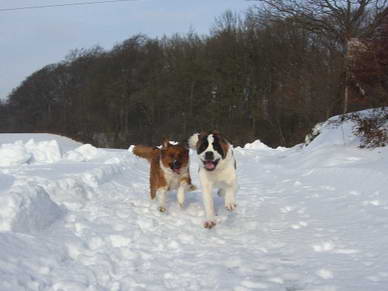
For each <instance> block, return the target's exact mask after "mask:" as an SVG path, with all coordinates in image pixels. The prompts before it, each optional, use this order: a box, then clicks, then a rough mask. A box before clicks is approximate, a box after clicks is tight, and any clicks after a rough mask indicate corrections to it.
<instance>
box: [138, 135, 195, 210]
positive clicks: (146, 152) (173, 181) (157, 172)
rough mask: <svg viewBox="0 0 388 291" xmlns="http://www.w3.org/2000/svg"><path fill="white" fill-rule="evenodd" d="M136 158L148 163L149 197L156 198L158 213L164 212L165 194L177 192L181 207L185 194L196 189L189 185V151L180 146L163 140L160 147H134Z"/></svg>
mask: <svg viewBox="0 0 388 291" xmlns="http://www.w3.org/2000/svg"><path fill="white" fill-rule="evenodd" d="M133 153H134V154H135V155H136V156H139V157H141V158H144V159H147V160H148V161H149V162H150V165H151V169H150V196H151V199H155V197H158V200H159V210H160V212H165V211H166V192H167V191H169V190H175V189H178V191H177V200H178V203H179V205H180V206H181V207H182V206H183V204H184V201H185V192H187V191H193V190H195V189H196V187H195V186H194V185H192V184H191V177H190V172H189V150H188V149H187V148H186V147H184V146H182V145H180V144H176V145H172V144H170V142H169V141H168V139H164V140H163V142H162V147H161V148H160V149H159V148H157V147H149V146H144V145H136V146H135V147H134V149H133Z"/></svg>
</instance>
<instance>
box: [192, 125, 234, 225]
mask: <svg viewBox="0 0 388 291" xmlns="http://www.w3.org/2000/svg"><path fill="white" fill-rule="evenodd" d="M188 143H189V146H190V148H192V149H194V150H196V151H197V154H198V156H199V159H200V166H199V179H200V182H201V186H202V195H203V203H204V206H205V211H206V221H205V223H204V227H205V228H212V227H213V226H215V225H216V220H215V215H216V214H215V210H214V202H213V193H212V192H213V188H218V194H219V195H220V196H224V198H225V207H226V209H228V210H230V211H232V210H234V209H235V208H236V191H237V187H238V186H237V177H236V160H235V158H234V156H233V148H232V145H231V144H230V143H229V142H228V141H227V140H226V139H225V138H224V137H223V136H222V135H221V134H220V133H219V132H217V131H210V132H202V133H195V134H193V135H192V136H191V137H190V138H189V141H188Z"/></svg>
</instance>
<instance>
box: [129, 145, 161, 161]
mask: <svg viewBox="0 0 388 291" xmlns="http://www.w3.org/2000/svg"><path fill="white" fill-rule="evenodd" d="M158 151H159V149H158V148H156V147H149V146H144V145H136V146H135V147H134V148H133V150H132V152H133V153H134V154H135V155H136V156H138V157H141V158H143V159H146V160H148V161H149V162H150V161H151V160H152V157H153V156H154V155H155V154H156V153H157V152H158Z"/></svg>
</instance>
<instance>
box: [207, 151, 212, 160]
mask: <svg viewBox="0 0 388 291" xmlns="http://www.w3.org/2000/svg"><path fill="white" fill-rule="evenodd" d="M205 159H206V160H214V153H213V152H206V153H205Z"/></svg>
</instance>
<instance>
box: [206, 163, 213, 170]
mask: <svg viewBox="0 0 388 291" xmlns="http://www.w3.org/2000/svg"><path fill="white" fill-rule="evenodd" d="M205 167H206V169H208V170H213V169H214V167H215V165H214V163H213V162H205Z"/></svg>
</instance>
